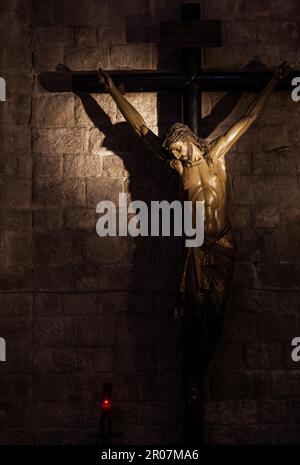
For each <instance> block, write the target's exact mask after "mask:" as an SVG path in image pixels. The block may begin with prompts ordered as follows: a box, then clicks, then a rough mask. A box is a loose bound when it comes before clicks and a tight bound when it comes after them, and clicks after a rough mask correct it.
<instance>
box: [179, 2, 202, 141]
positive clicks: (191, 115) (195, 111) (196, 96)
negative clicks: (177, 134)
mask: <svg viewBox="0 0 300 465" xmlns="http://www.w3.org/2000/svg"><path fill="white" fill-rule="evenodd" d="M200 19H201V10H200V5H199V4H198V3H184V4H182V5H181V20H182V21H195V20H200ZM182 67H183V69H182V71H183V73H184V75H186V76H187V77H188V78H189V79H190V80H192V79H193V78H194V77H196V76H198V75H199V74H200V73H201V48H199V47H197V48H196V47H189V48H183V50H182ZM201 107H202V102H201V92H200V90H199V87H198V85H197V84H196V83H193V82H192V83H191V84H190V85H188V86H186V87H185V88H184V89H183V91H182V120H183V122H184V123H185V124H186V125H187V126H189V128H190V129H191V130H192V131H193V132H194V133H195V134H196V135H197V136H198V135H199V129H200V123H201V116H202V114H201Z"/></svg>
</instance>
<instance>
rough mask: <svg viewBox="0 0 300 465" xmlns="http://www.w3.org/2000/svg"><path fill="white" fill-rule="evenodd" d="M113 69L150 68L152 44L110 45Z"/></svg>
mask: <svg viewBox="0 0 300 465" xmlns="http://www.w3.org/2000/svg"><path fill="white" fill-rule="evenodd" d="M111 66H112V68H113V69H135V70H137V69H152V45H114V46H112V47H111Z"/></svg>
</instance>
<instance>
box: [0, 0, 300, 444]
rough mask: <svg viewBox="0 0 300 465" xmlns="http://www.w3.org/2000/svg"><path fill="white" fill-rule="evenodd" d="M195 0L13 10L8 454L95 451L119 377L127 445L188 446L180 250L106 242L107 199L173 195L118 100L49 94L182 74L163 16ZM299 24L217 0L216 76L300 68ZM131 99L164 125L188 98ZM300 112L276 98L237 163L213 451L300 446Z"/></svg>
mask: <svg viewBox="0 0 300 465" xmlns="http://www.w3.org/2000/svg"><path fill="white" fill-rule="evenodd" d="M179 5H180V2H179V1H170V0H168V1H162V0H160V1H156V0H139V1H133V0H123V1H122V2H117V1H115V0H102V1H99V0H97V1H96V0H81V1H80V2H79V1H78V2H75V1H71V0H59V1H55V0H47V1H46V0H33V1H30V0H2V1H1V4H0V20H1V22H0V24H1V26H0V32H1V35H0V37H1V49H0V76H2V77H4V78H5V79H6V81H7V88H8V99H7V102H6V103H0V131H1V140H0V144H1V145H0V149H1V161H0V169H1V178H0V183H1V196H0V198H1V207H2V208H1V249H0V253H1V272H0V289H1V294H0V302H1V305H0V336H1V337H5V338H6V342H7V348H8V349H7V358H8V360H7V362H6V363H1V364H0V381H1V382H0V419H1V422H0V429H1V432H0V442H1V443H12V444H16V443H38V444H40V443H46V444H49V443H73V444H74V443H88V444H90V443H95V442H97V441H98V439H97V437H96V435H97V434H98V432H99V416H100V411H99V409H100V406H99V404H100V397H101V392H102V385H103V383H104V382H112V384H113V404H114V413H113V421H114V435H115V436H114V442H116V443H123V444H132V443H144V444H175V443H178V444H179V443H180V440H181V417H180V414H181V322H180V321H178V320H176V321H174V320H173V318H172V299H173V297H174V291H175V289H176V286H177V282H178V271H177V270H178V269H179V266H180V257H178V254H177V253H176V252H177V251H178V249H179V242H178V241H177V240H169V239H168V240H166V238H165V239H158V238H152V239H150V238H136V239H133V238H122V239H121V238H104V239H101V238H99V237H98V236H97V235H96V232H95V224H96V220H97V215H96V213H95V209H96V204H97V203H98V202H99V201H100V200H103V199H109V200H117V196H118V194H119V192H128V193H129V195H130V198H131V199H139V200H145V201H150V200H153V199H165V198H169V199H171V198H174V197H175V196H176V192H175V189H174V186H173V184H172V181H171V180H170V178H169V177H168V176H167V175H166V173H165V171H164V169H163V168H162V166H161V165H160V163H159V162H156V161H155V160H152V157H151V155H150V154H149V153H148V152H147V151H146V150H145V148H144V146H143V145H142V144H141V143H140V141H137V140H136V138H135V135H134V134H133V133H132V132H131V130H130V129H129V128H128V126H127V124H126V123H125V122H124V119H123V117H122V116H121V115H120V112H119V111H118V110H117V108H116V106H115V104H114V103H113V102H112V100H111V98H110V97H109V96H108V95H98V96H96V95H94V96H91V97H85V98H82V99H80V98H79V97H77V96H74V95H72V94H68V93H59V94H50V93H47V92H45V91H44V90H43V89H42V88H41V87H40V86H39V84H38V81H37V75H38V73H39V72H41V71H45V70H53V69H54V67H55V65H57V64H58V63H65V64H66V65H67V66H69V67H70V68H72V69H74V70H75V69H76V70H79V69H81V70H89V69H96V68H97V67H99V66H101V67H103V68H104V69H156V68H159V69H170V70H178V69H179V65H180V59H179V55H178V52H177V51H176V50H169V51H167V50H157V48H156V46H155V41H156V37H157V28H156V25H157V23H158V22H159V21H160V20H167V19H177V18H179ZM298 14H299V5H298V3H297V1H296V0H285V1H283V0H282V1H279V0H277V1H268V0H264V1H262V0H260V1H252V2H246V1H243V0H227V1H224V0H209V1H208V0H207V1H205V2H203V16H204V17H205V18H206V19H210V18H211V19H222V21H223V34H224V46H223V47H222V48H220V49H206V50H205V51H204V54H203V62H204V66H205V67H206V68H218V69H226V70H228V69H240V68H242V67H244V66H245V65H246V64H247V63H248V62H249V61H250V60H251V59H252V58H253V57H254V56H258V57H259V58H260V59H261V61H262V62H263V63H264V64H265V65H267V66H269V67H274V66H276V65H278V63H279V62H280V61H282V60H283V59H288V60H289V63H290V64H291V65H294V66H300V63H299V61H300V58H299V52H298V41H299V23H298V22H297V21H296V19H297V17H298ZM223 97H224V95H220V94H205V95H204V98H203V112H204V115H205V116H207V118H206V119H205V123H206V124H205V125H204V126H203V128H204V129H203V130H207V129H208V128H210V127H214V126H215V125H216V123H217V120H215V118H214V113H211V112H212V110H213V109H214V108H215V109H216V108H218V106H217V104H220V103H222V99H223ZM252 97H253V95H248V96H244V97H243V98H242V99H241V100H240V101H239V102H238V104H237V107H236V109H235V110H234V111H233V112H232V113H231V114H230V115H229V116H228V117H227V118H226V119H225V120H224V121H223V122H222V124H220V125H219V126H218V128H217V130H216V131H215V132H214V133H213V135H212V136H211V137H214V136H216V135H217V134H220V133H222V132H223V131H224V130H226V129H227V128H228V127H229V126H230V125H231V124H232V123H233V122H235V121H236V120H237V119H238V118H239V117H240V116H241V115H242V112H243V110H244V109H245V108H246V107H247V104H248V103H249V100H251V98H252ZM128 98H129V100H130V101H131V102H132V103H133V105H134V106H136V107H137V109H138V110H139V111H140V112H141V113H142V115H143V116H144V118H145V120H146V121H147V123H148V125H150V127H151V128H152V129H153V130H154V131H155V132H159V133H161V132H162V131H163V130H164V129H165V128H166V127H167V126H168V125H169V124H170V123H172V122H175V121H177V120H178V119H179V118H180V116H179V98H178V97H177V98H174V96H170V95H166V96H159V97H157V96H156V95H155V94H131V95H130V96H128ZM91 108H92V119H91V118H89V117H88V116H87V114H86V111H85V109H91ZM101 109H102V110H103V111H102V110H101ZM216 113H217V115H216V118H218V112H216ZM299 114H300V113H299V110H298V106H297V104H296V103H294V102H292V100H291V98H290V96H289V95H288V94H286V93H284V94H281V93H280V94H278V93H277V94H274V95H273V96H272V97H271V98H270V101H269V103H268V106H267V108H266V111H265V112H264V115H263V116H262V117H261V118H260V120H259V121H258V122H257V123H256V124H255V126H254V127H253V128H251V129H250V130H249V132H248V133H247V134H246V135H245V136H244V137H243V138H242V139H241V140H240V142H239V143H238V144H237V145H236V146H235V148H234V150H233V152H232V153H231V154H230V155H229V156H228V160H227V168H228V172H229V178H228V190H229V194H230V199H231V205H230V212H231V217H232V223H233V225H234V228H235V234H236V238H237V243H238V249H239V254H238V263H237V267H236V272H235V278H234V288H233V292H232V298H231V301H230V305H229V306H228V310H227V314H226V321H225V323H226V324H225V329H224V335H223V339H222V342H221V344H220V347H219V349H218V351H217V354H216V356H215V359H214V361H213V364H212V367H211V369H210V374H209V377H208V382H207V385H206V398H207V403H206V408H207V415H206V422H207V436H208V441H209V442H210V443H213V444H215V443H217V444H223V443H234V444H244V443H251V444H258V443H287V442H294V443H295V442H299V441H300V423H299V421H300V399H299V396H300V394H299V393H300V391H299V388H298V386H299V384H300V374H299V368H298V366H297V364H295V363H294V362H292V361H291V357H290V352H291V347H290V343H291V340H292V338H293V337H295V336H300V325H299V317H298V315H297V310H298V308H299V266H298V260H297V257H298V256H299V252H300V243H299V237H300V236H299V218H300V210H299V200H300V199H299V197H300V196H299V184H298V171H299V167H298V165H299V157H298V152H297V150H298V147H299V144H300V139H299V122H300V119H299ZM209 115H211V116H210V117H209Z"/></svg>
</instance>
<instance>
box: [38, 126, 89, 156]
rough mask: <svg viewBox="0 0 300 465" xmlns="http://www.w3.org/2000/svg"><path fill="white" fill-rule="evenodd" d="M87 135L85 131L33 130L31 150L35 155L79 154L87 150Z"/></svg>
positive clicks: (71, 129)
mask: <svg viewBox="0 0 300 465" xmlns="http://www.w3.org/2000/svg"><path fill="white" fill-rule="evenodd" d="M87 136H88V133H87V131H86V130H85V129H81V128H70V129H35V130H34V132H33V150H34V152H36V153H45V154H49V153H57V154H58V153H70V154H75V153H81V152H84V151H86V150H87V143H88V139H87Z"/></svg>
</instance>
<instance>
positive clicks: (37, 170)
mask: <svg viewBox="0 0 300 465" xmlns="http://www.w3.org/2000/svg"><path fill="white" fill-rule="evenodd" d="M61 173H62V158H61V157H60V156H52V157H49V156H45V155H37V156H35V157H34V159H33V175H34V176H36V177H38V178H48V177H50V178H55V177H60V176H61Z"/></svg>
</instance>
